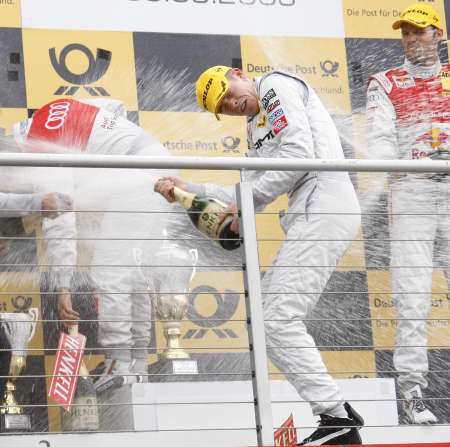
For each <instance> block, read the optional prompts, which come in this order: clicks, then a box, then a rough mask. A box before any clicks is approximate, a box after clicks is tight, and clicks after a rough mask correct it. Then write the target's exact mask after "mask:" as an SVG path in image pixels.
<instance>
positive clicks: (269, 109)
mask: <svg viewBox="0 0 450 447" xmlns="http://www.w3.org/2000/svg"><path fill="white" fill-rule="evenodd" d="M279 105H280V100H279V99H277V100H275V101H274V102H272V103H271V104H269V105H268V106H267V109H266V111H267V113H270V112H271V111H272V110H274V109H276V108H277V107H278V106H279Z"/></svg>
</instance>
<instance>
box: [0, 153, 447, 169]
mask: <svg viewBox="0 0 450 447" xmlns="http://www.w3.org/2000/svg"><path fill="white" fill-rule="evenodd" d="M0 166H32V167H75V168H123V169H173V168H178V169H196V170H199V169H208V170H210V169H211V170H240V169H251V170H265V171H347V172H359V171H366V172H444V173H446V172H450V161H445V160H359V159H343V160H341V159H301V160H300V159H293V158H262V157H261V158H259V157H181V156H176V157H171V156H166V157H148V156H132V157H130V156H128V155H77V154H70V155H67V154H65V155H61V154H17V153H3V154H0Z"/></svg>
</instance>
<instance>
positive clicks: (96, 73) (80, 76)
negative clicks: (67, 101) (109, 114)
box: [48, 43, 112, 96]
mask: <svg viewBox="0 0 450 447" xmlns="http://www.w3.org/2000/svg"><path fill="white" fill-rule="evenodd" d="M73 51H77V52H81V53H82V54H83V56H84V57H85V58H86V59H87V62H88V66H87V69H86V70H85V71H84V72H83V73H73V72H72V71H71V70H70V68H69V67H68V65H67V57H68V56H69V54H70V53H72V52H73ZM48 53H49V56H50V62H51V63H52V67H53V69H54V70H55V71H56V73H57V74H58V75H59V77H60V78H62V79H63V80H64V81H66V82H67V83H69V84H72V85H61V86H59V87H58V88H57V89H56V91H55V93H54V95H66V96H73V95H74V94H75V93H76V92H77V91H78V90H79V89H80V88H83V89H84V90H85V91H86V92H88V93H89V94H90V95H91V96H110V95H109V93H108V92H107V90H106V89H105V88H104V87H100V86H92V85H91V84H94V83H96V82H98V81H99V80H100V79H101V78H102V77H103V76H104V75H105V73H106V72H107V71H108V68H109V66H110V64H111V58H112V52H111V51H109V50H105V49H102V48H97V50H96V54H95V55H94V54H93V53H92V51H91V50H90V49H89V48H88V47H86V46H85V45H82V44H80V43H71V44H69V45H67V46H65V47H64V48H63V49H62V50H61V52H60V53H59V57H58V56H57V54H56V49H55V48H50V49H49V50H48Z"/></svg>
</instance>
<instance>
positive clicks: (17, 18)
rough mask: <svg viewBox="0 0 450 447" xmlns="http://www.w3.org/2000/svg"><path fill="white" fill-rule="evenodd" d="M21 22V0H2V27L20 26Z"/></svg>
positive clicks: (0, 15) (0, 11) (0, 5)
mask: <svg viewBox="0 0 450 447" xmlns="http://www.w3.org/2000/svg"><path fill="white" fill-rule="evenodd" d="M21 24H22V20H21V15H20V0H1V1H0V27H3V28H19V27H20V25H21Z"/></svg>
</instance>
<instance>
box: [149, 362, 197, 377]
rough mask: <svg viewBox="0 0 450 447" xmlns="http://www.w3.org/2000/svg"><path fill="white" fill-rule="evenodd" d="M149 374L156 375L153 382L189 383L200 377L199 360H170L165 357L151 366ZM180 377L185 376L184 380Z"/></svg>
mask: <svg viewBox="0 0 450 447" xmlns="http://www.w3.org/2000/svg"><path fill="white" fill-rule="evenodd" d="M149 373H150V374H154V375H155V376H154V377H152V378H151V379H150V381H152V382H172V381H179V380H188V381H189V380H193V377H197V376H198V364H197V360H195V359H192V358H190V359H168V358H164V357H163V358H160V359H159V360H158V361H157V362H156V363H153V364H152V365H150V367H149ZM159 374H160V375H159ZM180 376H183V379H181V377H180ZM189 376H192V377H189Z"/></svg>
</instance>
